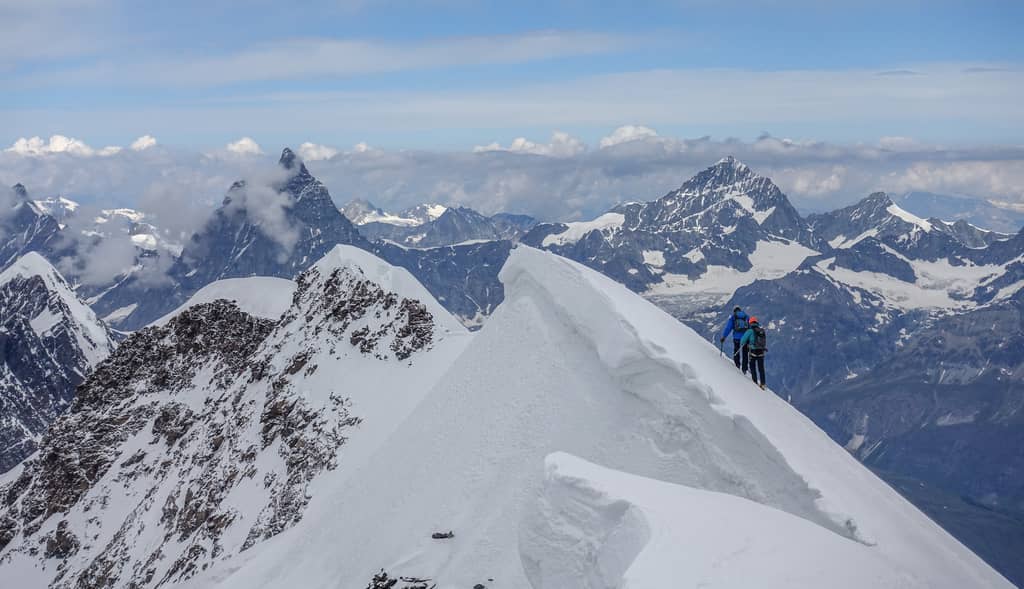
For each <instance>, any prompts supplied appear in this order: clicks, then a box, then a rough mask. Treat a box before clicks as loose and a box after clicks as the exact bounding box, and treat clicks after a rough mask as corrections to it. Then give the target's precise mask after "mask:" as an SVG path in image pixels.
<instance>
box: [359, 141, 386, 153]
mask: <svg viewBox="0 0 1024 589" xmlns="http://www.w3.org/2000/svg"><path fill="white" fill-rule="evenodd" d="M379 151H380V150H379V149H377V148H375V147H370V144H368V143H367V142H365V141H360V142H359V143H356V144H355V145H353V146H352V153H372V152H379Z"/></svg>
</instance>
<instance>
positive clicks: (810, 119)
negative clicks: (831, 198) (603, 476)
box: [0, 0, 1024, 149]
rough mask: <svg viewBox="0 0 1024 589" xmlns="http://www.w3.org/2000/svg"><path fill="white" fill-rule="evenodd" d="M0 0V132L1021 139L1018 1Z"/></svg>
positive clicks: (413, 140) (345, 137)
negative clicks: (630, 132)
mask: <svg viewBox="0 0 1024 589" xmlns="http://www.w3.org/2000/svg"><path fill="white" fill-rule="evenodd" d="M240 4H241V3H238V2H227V1H224V0H207V1H203V2H196V1H192V0H184V1H179V2H126V1H118V0H38V1H37V2H16V1H11V0H0V17H2V18H0V22H3V23H5V24H3V25H0V27H2V29H0V39H4V40H2V41H0V84H2V87H3V88H4V89H5V91H4V92H3V93H2V94H0V141H3V142H4V143H6V144H8V145H9V144H11V143H13V142H14V141H15V140H17V139H18V138H20V137H31V136H34V135H38V136H42V137H44V138H45V137H48V136H49V135H52V134H62V135H67V136H71V137H78V138H81V139H82V140H84V141H87V142H88V143H90V144H91V145H96V146H101V145H126V144H128V143H129V142H130V141H131V140H133V139H134V138H135V137H138V136H140V135H144V134H150V135H154V136H156V137H157V138H158V139H159V141H160V142H161V144H165V145H174V146H180V147H189V148H192V147H194V148H205V147H210V146H219V145H223V144H225V143H227V142H228V141H231V140H234V139H237V138H238V137H241V136H251V137H253V138H255V139H256V140H257V141H258V142H259V143H260V144H263V145H282V144H297V143H299V142H302V141H314V142H317V143H324V144H333V145H352V144H354V143H356V142H359V141H365V142H368V143H370V144H371V145H375V146H381V147H385V148H392V149H395V148H421V149H464V148H471V147H473V146H474V145H483V144H488V143H490V142H493V141H498V142H502V143H505V142H508V141H511V140H512V139H513V138H515V137H519V136H526V137H532V138H536V139H544V138H546V137H547V136H548V135H550V133H551V132H552V131H553V130H563V131H567V132H570V133H572V134H573V135H576V136H578V137H580V138H582V139H583V140H584V141H586V142H588V143H596V142H597V141H598V140H599V139H600V138H601V137H603V136H605V135H607V134H608V133H609V132H610V131H611V130H612V129H614V128H616V127H618V126H620V125H625V124H642V125H647V126H651V127H656V128H657V129H658V131H659V132H660V133H662V134H668V135H674V136H678V137H699V136H704V135H711V136H714V137H719V138H724V137H730V136H732V137H739V138H745V139H753V138H755V137H757V136H759V135H760V134H762V133H764V132H768V133H771V134H773V135H776V136H785V137H793V138H802V139H814V140H821V141H832V142H843V143H851V142H872V141H877V140H878V139H879V138H880V137H885V136H902V137H913V138H914V139H917V140H921V141H930V142H939V143H945V144H948V143H953V144H958V145H978V144H986V145H987V144H1018V143H1020V138H1021V137H1022V136H1024V134H1022V131H1024V109H1022V108H1020V107H1019V106H1016V105H1015V102H1019V101H1021V99H1022V94H1021V92H1022V89H1024V83H1022V78H1024V76H1022V73H1021V67H1022V63H1024V43H1022V42H1021V41H1020V40H1019V30H1017V29H1018V28H1019V25H1020V24H1021V23H1024V3H1022V2H1019V1H1016V0H1003V1H994V0H989V1H976V2H947V1H943V0H937V1H930V2H925V1H913V0H905V1H904V0H890V1H888V2H875V1H872V0H869V1H865V2H849V3H841V2H833V1H828V0H826V1H822V2H814V1H810V0H806V1H805V0H797V1H790V2H785V1H769V0H763V1H758V0H753V1H750V2H739V1H736V2H731V1H728V0H727V1H725V2H712V1H711V0H693V1H687V0H677V1H662V2H657V1H655V2H600V3H598V2H582V1H571V0H566V1H557V0H556V1H550V2H539V1H533V0H530V1H525V2H473V1H470V0H423V1H416V0H407V1H402V0H391V1H388V0H382V1H375V0H334V1H325V2H313V1H299V2H270V1H262V0H257V1H254V2H247V3H245V6H244V7H240V6H239V5H240Z"/></svg>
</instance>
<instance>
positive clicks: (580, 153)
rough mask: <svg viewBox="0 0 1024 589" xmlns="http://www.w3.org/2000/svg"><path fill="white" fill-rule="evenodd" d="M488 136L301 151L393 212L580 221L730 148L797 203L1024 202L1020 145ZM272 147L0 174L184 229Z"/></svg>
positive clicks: (618, 134) (329, 175)
mask: <svg viewBox="0 0 1024 589" xmlns="http://www.w3.org/2000/svg"><path fill="white" fill-rule="evenodd" d="M495 139H496V141H494V142H493V143H492V144H490V145H485V146H478V147H476V148H475V149H472V150H461V151H428V150H398V151H393V150H381V149H376V148H371V147H369V146H367V145H366V144H359V145H357V146H355V147H353V148H350V149H343V148H340V147H335V146H330V145H325V144H320V143H313V142H305V143H301V144H297V145H298V147H297V149H298V153H299V154H300V156H301V157H303V158H304V159H305V160H306V161H307V163H308V166H309V168H310V171H311V172H312V173H313V174H314V175H316V176H317V177H318V178H320V179H321V180H322V181H323V182H324V183H325V184H326V185H327V187H328V188H329V189H330V191H331V194H332V196H333V197H334V199H335V201H336V202H337V203H338V204H339V205H340V204H344V203H346V202H348V201H349V200H351V199H353V198H366V199H369V200H370V201H372V202H374V203H375V204H377V205H378V206H381V207H384V208H388V209H392V210H399V209H402V208H404V207H408V206H411V205H414V204H418V203H421V202H440V203H444V204H451V205H465V206H470V207H473V208H476V209H478V210H480V211H482V212H485V213H495V212H499V211H508V212H516V213H526V214H531V215H534V216H537V217H539V218H541V219H548V220H573V219H579V218H589V217H593V216H596V215H598V214H600V213H601V212H603V211H605V210H607V209H608V208H609V207H611V206H614V205H615V204H617V203H619V202H623V201H630V200H651V199H654V198H658V197H660V196H662V195H663V194H665V193H666V192H668V191H670V190H673V189H675V188H677V187H678V186H679V185H680V184H681V183H682V182H683V181H685V180H686V179H687V178H688V177H690V176H691V175H692V174H694V173H695V172H697V171H699V170H701V169H703V168H704V167H706V166H708V165H710V164H712V163H714V162H715V161H716V160H718V159H719V158H721V157H724V156H726V155H734V156H736V157H738V158H739V159H741V160H743V161H744V162H746V163H747V164H748V165H750V166H751V167H752V168H754V170H755V171H757V172H759V173H761V174H764V175H767V176H770V177H771V178H772V179H774V180H775V182H776V183H777V184H778V185H779V186H780V187H781V188H782V189H783V191H785V192H786V193H787V194H788V195H789V196H790V198H791V199H792V200H793V201H794V203H795V204H796V205H797V206H798V207H802V208H804V209H805V210H825V209H831V208H835V207H839V206H843V205H846V204H849V203H851V202H853V201H855V200H858V199H860V198H863V197H864V196H866V195H867V194H869V193H870V192H873V191H876V190H885V191H889V192H894V193H901V192H905V191H910V190H926V191H932V192H939V193H951V194H962V195H970V196H974V197H977V198H986V199H991V200H995V201H1000V202H1005V203H1009V204H1011V205H1012V204H1018V205H1024V148H1022V147H1015V146H990V147H986V146H978V147H968V148H965V147H958V148H951V147H945V146H941V145H935V144H928V143H923V142H919V141H916V140H914V139H913V138H907V137H895V136H889V137H884V138H881V139H880V140H878V141H876V142H874V143H871V144H866V143H859V144H836V143H829V142H821V141H812V140H792V139H787V138H780V137H775V136H772V135H767V134H766V135H763V136H761V137H759V138H757V139H756V140H753V141H742V140H738V139H728V138H727V139H714V138H711V137H698V138H690V139H680V138H674V137H669V136H665V135H662V134H659V133H658V132H657V131H656V130H655V129H654V128H653V127H652V126H642V125H637V124H633V125H625V126H621V127H619V128H616V129H611V130H609V131H608V132H607V134H606V136H604V137H603V138H601V139H600V140H598V141H597V142H596V144H595V145H586V144H585V142H584V141H583V140H581V139H580V138H578V137H574V136H573V135H571V134H569V133H564V132H555V133H554V134H552V135H551V136H550V137H549V138H548V139H546V140H538V139H530V138H526V137H519V138H513V139H512V140H511V141H509V142H508V143H505V142H504V141H502V140H501V138H495ZM74 141H77V140H74ZM50 143H52V142H50ZM58 143H60V142H58ZM142 143H147V142H145V141H143V142H142ZM70 144H71V143H69V145H70ZM280 147H283V146H280ZM280 147H277V146H275V147H274V148H270V147H267V148H264V147H261V146H260V144H259V143H257V142H256V141H255V140H254V139H253V138H250V137H245V138H242V139H240V140H238V141H235V142H232V143H231V144H229V145H228V146H227V147H224V148H222V149H221V150H217V151H214V152H209V153H195V152H186V151H180V150H173V149H169V148H164V147H161V146H159V145H157V146H153V147H149V148H147V149H144V150H141V151H137V150H134V149H125V150H121V151H119V152H117V153H114V154H111V155H107V156H105V157H93V156H84V155H79V153H78V152H76V151H74V150H73V149H71V148H67V149H64V150H63V151H62V150H53V149H49V150H39V152H38V153H36V152H35V151H32V152H23V151H19V150H8V151H5V152H3V153H0V183H2V184H3V185H7V186H9V185H11V184H14V183H15V182H22V183H24V184H25V185H26V186H28V188H29V190H30V191H31V192H32V193H33V194H34V195H39V196H45V195H54V194H58V193H59V194H64V195H67V196H71V197H73V198H79V199H81V198H85V199H86V200H95V201H100V202H104V203H108V206H110V205H113V204H118V205H122V206H135V207H138V208H141V209H143V210H147V212H152V213H153V214H154V215H156V216H157V217H159V218H160V221H159V223H160V224H161V226H166V227H170V228H173V230H174V231H175V232H176V233H177V234H187V233H188V232H189V231H191V230H193V229H194V228H195V227H196V226H197V224H198V223H201V222H202V221H203V220H204V219H205V217H204V214H203V211H209V210H210V209H212V208H213V207H214V206H215V205H216V204H218V203H220V201H221V199H222V198H223V195H224V193H225V191H226V190H227V188H228V187H229V186H230V185H231V184H232V183H233V182H234V181H235V180H238V179H240V178H253V177H257V176H258V175H259V174H264V175H265V174H266V173H267V170H268V169H272V168H273V166H274V162H275V161H276V158H277V154H278V150H279V148H280ZM255 196H256V197H257V200H258V196H259V195H255Z"/></svg>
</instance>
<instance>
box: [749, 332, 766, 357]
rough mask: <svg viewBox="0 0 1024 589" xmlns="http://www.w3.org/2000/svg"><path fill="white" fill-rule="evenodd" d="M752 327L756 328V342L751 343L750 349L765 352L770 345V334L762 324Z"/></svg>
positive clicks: (760, 352)
mask: <svg viewBox="0 0 1024 589" xmlns="http://www.w3.org/2000/svg"><path fill="white" fill-rule="evenodd" d="M751 329H753V330H754V343H753V344H751V345H750V351H751V352H757V353H758V354H763V353H764V351H765V348H767V347H768V334H766V333H765V331H764V328H762V327H761V326H760V325H755V326H754V327H752V328H751Z"/></svg>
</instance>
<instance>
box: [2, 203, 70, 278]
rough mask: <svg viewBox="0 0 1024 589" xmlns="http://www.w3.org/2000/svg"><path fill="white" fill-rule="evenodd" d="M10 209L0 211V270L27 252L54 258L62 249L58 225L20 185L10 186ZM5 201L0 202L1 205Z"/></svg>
mask: <svg viewBox="0 0 1024 589" xmlns="http://www.w3.org/2000/svg"><path fill="white" fill-rule="evenodd" d="M11 195H12V197H13V198H12V199H11V201H10V202H9V203H7V204H8V205H9V206H10V207H11V208H10V209H9V210H7V211H2V212H0V269H3V268H6V267H7V266H9V265H10V264H11V263H12V262H14V261H15V260H17V259H18V258H20V257H21V256H23V255H25V254H26V253H28V252H43V253H45V254H47V255H48V256H49V257H51V258H53V257H55V256H56V252H57V250H58V249H60V248H61V246H62V244H61V243H60V230H61V227H60V222H59V221H58V220H57V219H56V218H55V217H53V216H52V215H48V214H47V213H46V212H45V211H44V210H43V209H42V208H41V207H40V206H39V205H37V204H36V203H34V202H33V201H32V200H31V199H30V198H29V194H28V190H26V189H25V186H24V185H23V184H20V183H18V184H15V185H14V186H12V187H11ZM6 200H7V199H0V203H4V202H5V201H6Z"/></svg>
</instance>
